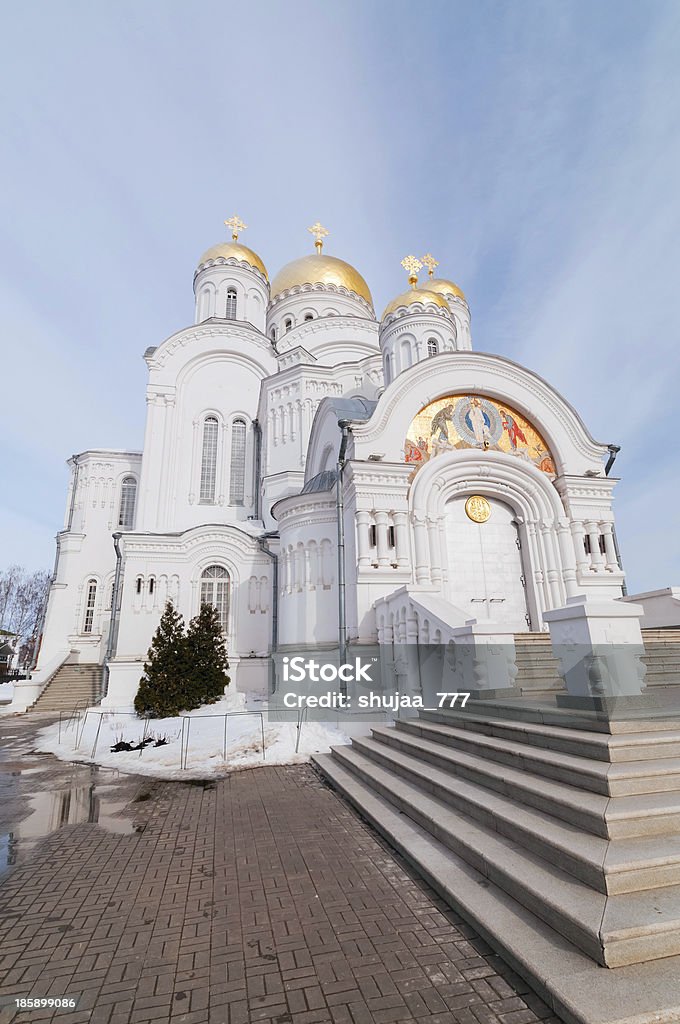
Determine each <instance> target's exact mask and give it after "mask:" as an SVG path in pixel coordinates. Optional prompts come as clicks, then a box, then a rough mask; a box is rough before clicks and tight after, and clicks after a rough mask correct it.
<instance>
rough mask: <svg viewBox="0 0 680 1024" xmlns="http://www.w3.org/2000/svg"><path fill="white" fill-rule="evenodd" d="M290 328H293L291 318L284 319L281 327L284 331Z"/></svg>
mask: <svg viewBox="0 0 680 1024" xmlns="http://www.w3.org/2000/svg"><path fill="white" fill-rule="evenodd" d="M292 328H293V321H292V320H284V321H283V329H284V330H285V331H290V330H292Z"/></svg>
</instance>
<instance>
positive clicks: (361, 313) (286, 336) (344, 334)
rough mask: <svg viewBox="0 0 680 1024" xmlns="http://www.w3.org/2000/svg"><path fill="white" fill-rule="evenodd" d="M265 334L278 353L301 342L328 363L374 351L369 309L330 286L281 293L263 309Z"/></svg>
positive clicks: (375, 334)
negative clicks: (272, 342)
mask: <svg viewBox="0 0 680 1024" xmlns="http://www.w3.org/2000/svg"><path fill="white" fill-rule="evenodd" d="M266 334H267V337H268V338H270V339H271V340H273V341H274V342H275V344H276V347H277V349H278V351H279V352H285V351H287V350H288V349H289V348H294V347H295V346H297V345H303V346H304V347H305V348H306V349H308V350H309V351H310V352H312V353H313V354H314V355H316V356H317V357H318V356H319V354H320V353H323V359H322V361H323V362H325V363H327V364H329V365H332V364H333V363H334V362H344V361H347V360H349V359H353V360H354V361H358V360H359V359H361V358H363V357H364V356H366V355H370V354H371V353H372V352H376V351H377V350H378V329H377V324H376V322H375V314H374V312H373V308H372V307H371V306H370V304H369V303H368V302H366V300H365V299H362V298H360V297H359V296H358V295H355V294H353V293H351V292H348V291H347V290H346V289H344V288H342V289H341V288H337V287H335V286H333V285H328V286H322V285H311V284H310V285H302V286H301V287H296V288H292V289H290V290H289V291H286V292H282V293H281V294H280V295H278V296H276V298H275V299H274V300H273V301H272V302H271V303H270V305H269V308H268V310H267V326H266Z"/></svg>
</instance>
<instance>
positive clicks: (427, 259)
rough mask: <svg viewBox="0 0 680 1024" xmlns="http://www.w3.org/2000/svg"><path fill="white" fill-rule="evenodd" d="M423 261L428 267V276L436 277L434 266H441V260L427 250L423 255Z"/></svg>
mask: <svg viewBox="0 0 680 1024" xmlns="http://www.w3.org/2000/svg"><path fill="white" fill-rule="evenodd" d="M423 263H424V264H425V266H426V267H427V276H428V277H434V268H435V267H438V266H439V261H438V260H436V259H435V258H434V256H433V255H432V253H430V252H427V253H425V255H424V256H423Z"/></svg>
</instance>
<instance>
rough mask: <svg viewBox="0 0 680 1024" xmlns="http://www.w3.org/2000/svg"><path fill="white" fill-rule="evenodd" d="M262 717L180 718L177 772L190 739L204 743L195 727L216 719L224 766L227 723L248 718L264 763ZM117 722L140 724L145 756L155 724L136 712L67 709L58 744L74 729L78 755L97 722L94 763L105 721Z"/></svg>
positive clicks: (201, 732) (244, 713)
mask: <svg viewBox="0 0 680 1024" xmlns="http://www.w3.org/2000/svg"><path fill="white" fill-rule="evenodd" d="M264 715H265V712H263V711H227V712H223V713H222V714H208V715H179V716H178V717H179V718H180V720H181V723H182V727H181V732H180V733H179V739H180V749H179V768H180V769H181V770H182V771H186V770H187V766H188V761H189V752H190V746H191V743H192V739H193V740H194V742H201V740H203V741H204V742H205V740H206V735H205V730H201V728H200V726H199V724H198V723H200V722H203V721H204V720H206V719H208V720H211V721H215V720H219V719H222V720H223V726H222V727H220V729H219V736H220V741H221V751H222V758H223V760H224V761H225V762H226V761H227V755H228V751H229V721H230V719H234V718H247V717H251V718H252V717H257V718H259V720H260V723H259V724H260V729H259V733H260V741H261V742H260V746H261V751H262V760H263V761H264V760H266V756H267V754H266V751H267V743H266V736H265V724H264ZM305 717H306V716H305ZM120 718H131V719H133V720H134V722H135V723H139V724H140V725H141V724H142V723H143V731H142V737H141V741H140V742H139V756H140V757H141V756H142V754H143V753H144V750H145V749H146V746H147V744H146V740H147V738H148V736H149V730H150V728H151V726H152V724H153V722H154V721H155V720H154V719H152V718H149V717H148V716H144V717H140V716H139V715H138V714H137V713H136V712H135V711H114V710H111V711H99V710H97V709H96V708H86V709H80V710H79V709H78V708H73V709H69V710H68V711H60V713H59V743H61V737H62V733H67V732H68V731H69V730H70V729H72V728H74V727H75V730H76V736H75V745H74V750H75V751H79V750H80V749H81V748H82V747H83V745H84V742H85V737H86V730H87V726H88V722H92V721H93V720H94V719H96V720H97V724H96V729H95V732H94V737H93V739H92V746H91V749H90V759H91V760H94V758H95V756H96V753H97V749H98V747H99V743H100V739H101V732H102V725H103V723H104V722H105V721H106V719H109V720H111V719H113V720H116V719H120ZM302 719H303V713H301V714H300V715H299V716H298V725H297V733H298V735H297V743H296V745H295V750H296V753H297V751H298V748H299V744H300V731H301V729H302ZM192 725H193V732H192ZM197 734H198V735H197ZM88 743H89V738H88ZM134 749H135V751H136V750H137V746H135V748H134Z"/></svg>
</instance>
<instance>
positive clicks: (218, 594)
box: [201, 565, 229, 633]
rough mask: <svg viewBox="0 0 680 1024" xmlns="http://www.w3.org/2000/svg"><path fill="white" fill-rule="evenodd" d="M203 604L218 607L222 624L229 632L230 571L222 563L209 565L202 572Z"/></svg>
mask: <svg viewBox="0 0 680 1024" xmlns="http://www.w3.org/2000/svg"><path fill="white" fill-rule="evenodd" d="M201 604H211V605H213V607H214V608H216V609H217V614H218V615H219V617H220V625H221V626H222V629H223V631H224V632H225V633H226V632H227V624H228V622H229V573H228V572H227V570H226V569H225V568H223V567H222V566H221V565H209V566H208V568H207V569H204V570H203V572H202V574H201Z"/></svg>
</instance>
